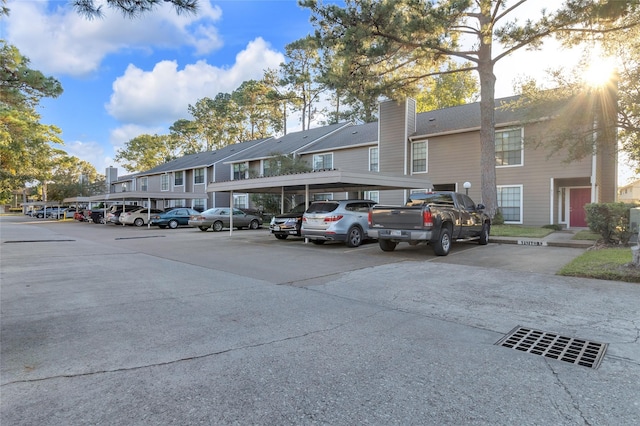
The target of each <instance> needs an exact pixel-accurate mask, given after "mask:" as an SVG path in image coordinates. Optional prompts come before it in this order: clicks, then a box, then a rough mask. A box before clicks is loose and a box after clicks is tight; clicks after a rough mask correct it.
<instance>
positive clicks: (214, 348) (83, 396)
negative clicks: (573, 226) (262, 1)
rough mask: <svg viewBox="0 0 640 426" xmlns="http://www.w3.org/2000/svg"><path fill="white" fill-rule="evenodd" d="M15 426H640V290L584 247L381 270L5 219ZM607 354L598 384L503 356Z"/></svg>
mask: <svg viewBox="0 0 640 426" xmlns="http://www.w3.org/2000/svg"><path fill="white" fill-rule="evenodd" d="M0 240H1V243H0V249H1V252H0V255H1V266H2V273H1V279H2V289H1V309H2V312H1V318H0V319H1V320H2V321H1V327H2V329H1V331H2V335H1V342H0V343H1V355H2V356H1V373H2V380H1V392H2V402H1V409H2V415H1V418H0V420H1V423H2V424H14V425H15V424H24V425H27V424H29V425H33V424H43V425H47V424H51V425H54V424H55V425H59V424H270V425H272V424H341V425H342V424H344V425H346V424H349V425H352V424H385V425H386V424H402V425H406V424H551V423H553V424H567V425H569V424H592V425H596V424H616V425H627V424H628V425H632V424H634V425H635V424H639V423H640V396H639V395H640V313H639V310H638V300H640V286H638V285H637V284H627V283H618V282H609V281H597V280H585V279H578V278H565V277H558V276H555V275H554V273H555V271H557V270H558V269H559V268H560V267H562V266H563V265H564V264H566V263H567V262H568V261H570V260H571V259H573V258H574V257H576V256H577V255H579V254H580V253H582V250H580V249H575V248H561V247H530V246H515V245H507V244H495V243H493V244H489V245H488V246H479V245H477V244H473V243H465V244H459V245H455V246H454V248H453V250H452V253H451V254H450V255H449V256H447V257H437V256H434V255H433V252H432V251H431V249H430V248H429V247H428V246H417V247H409V246H408V245H404V246H402V245H401V246H398V248H397V249H396V251H394V252H391V253H388V252H382V251H381V250H380V249H379V247H378V245H377V244H376V243H367V244H364V245H362V246H360V247H357V248H347V247H346V246H344V245H343V244H333V243H331V244H329V243H327V244H325V245H322V246H316V245H313V244H305V242H304V241H303V240H301V239H287V240H284V241H281V240H276V239H275V238H274V237H273V236H270V235H269V234H268V231H267V230H265V229H260V230H255V231H250V230H241V231H233V233H231V234H230V233H229V231H223V232H220V233H214V232H201V231H199V230H197V229H194V228H180V229H176V230H170V229H157V228H150V229H149V228H146V227H145V228H135V227H122V226H113V225H93V224H88V223H76V222H73V221H65V222H54V221H44V220H36V219H31V218H27V217H1V218H0ZM516 326H525V327H532V328H535V329H539V330H544V331H549V332H554V333H560V334H562V335H565V336H573V337H577V338H581V339H587V340H591V341H595V342H602V343H605V344H607V345H608V346H607V349H606V353H605V355H604V358H603V360H602V363H601V364H600V366H599V368H597V369H593V368H586V367H583V366H579V365H574V364H569V363H566V362H563V361H558V360H555V359H547V358H545V357H542V356H537V355H534V354H530V353H522V352H520V351H516V350H513V349H508V348H505V347H501V346H498V345H496V342H498V341H499V340H500V339H501V338H502V337H503V336H504V335H505V334H506V333H508V332H509V331H510V330H512V329H513V328H514V327H516Z"/></svg>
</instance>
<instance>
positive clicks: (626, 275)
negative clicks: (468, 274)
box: [491, 225, 640, 283]
mask: <svg viewBox="0 0 640 426" xmlns="http://www.w3.org/2000/svg"><path fill="white" fill-rule="evenodd" d="M553 232H555V231H554V230H553V229H548V228H541V227H538V228H537V227H533V226H520V225H493V226H492V227H491V235H494V236H499V237H523V238H543V237H546V236H547V235H549V234H551V233H553ZM572 239H574V240H586V241H593V242H594V245H595V243H596V242H597V241H598V240H600V239H601V237H600V235H599V234H596V233H593V232H591V231H589V230H582V231H578V232H576V234H575V235H574V236H573V238H572ZM631 261H632V255H631V249H630V248H629V247H606V246H603V247H600V248H593V249H590V250H587V251H585V252H584V253H583V254H581V255H580V256H578V257H576V258H575V259H574V260H572V261H571V262H570V263H568V264H567V265H565V266H564V267H563V268H562V269H560V271H558V275H564V276H572V277H582V278H595V279H602V280H612V281H624V282H632V283H640V267H638V268H636V267H635V266H633V265H632V264H631Z"/></svg>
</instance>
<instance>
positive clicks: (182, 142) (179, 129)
mask: <svg viewBox="0 0 640 426" xmlns="http://www.w3.org/2000/svg"><path fill="white" fill-rule="evenodd" d="M169 136H171V137H172V138H174V139H175V141H176V142H175V143H176V146H178V147H179V149H180V152H181V154H183V155H186V154H195V153H197V152H202V151H203V147H202V144H201V143H200V141H199V139H198V125H197V123H195V122H194V121H190V120H187V119H184V118H181V119H179V120H176V121H175V122H174V123H173V124H172V125H171V127H169Z"/></svg>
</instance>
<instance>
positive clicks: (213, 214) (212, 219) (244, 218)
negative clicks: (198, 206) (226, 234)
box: [189, 207, 262, 232]
mask: <svg viewBox="0 0 640 426" xmlns="http://www.w3.org/2000/svg"><path fill="white" fill-rule="evenodd" d="M229 210H230V209H229V208H228V207H220V208H213V209H209V210H205V211H203V212H202V213H197V212H196V214H195V215H193V217H191V219H189V225H190V226H193V227H194V228H198V229H200V230H201V231H206V230H207V229H209V228H213V230H214V231H216V232H219V231H222V228H228V227H229V226H230V224H231V221H230V215H229ZM260 226H262V218H261V217H260V216H254V215H252V214H246V213H245V212H243V211H242V210H240V209H233V227H234V228H238V229H242V228H248V229H258V228H259V227H260Z"/></svg>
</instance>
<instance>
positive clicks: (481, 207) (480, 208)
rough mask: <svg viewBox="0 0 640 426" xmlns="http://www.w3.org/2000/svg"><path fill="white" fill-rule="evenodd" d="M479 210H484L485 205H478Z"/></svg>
mask: <svg viewBox="0 0 640 426" xmlns="http://www.w3.org/2000/svg"><path fill="white" fill-rule="evenodd" d="M476 208H477V209H478V210H484V209H485V206H484V204H478V206H477V207H476Z"/></svg>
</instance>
